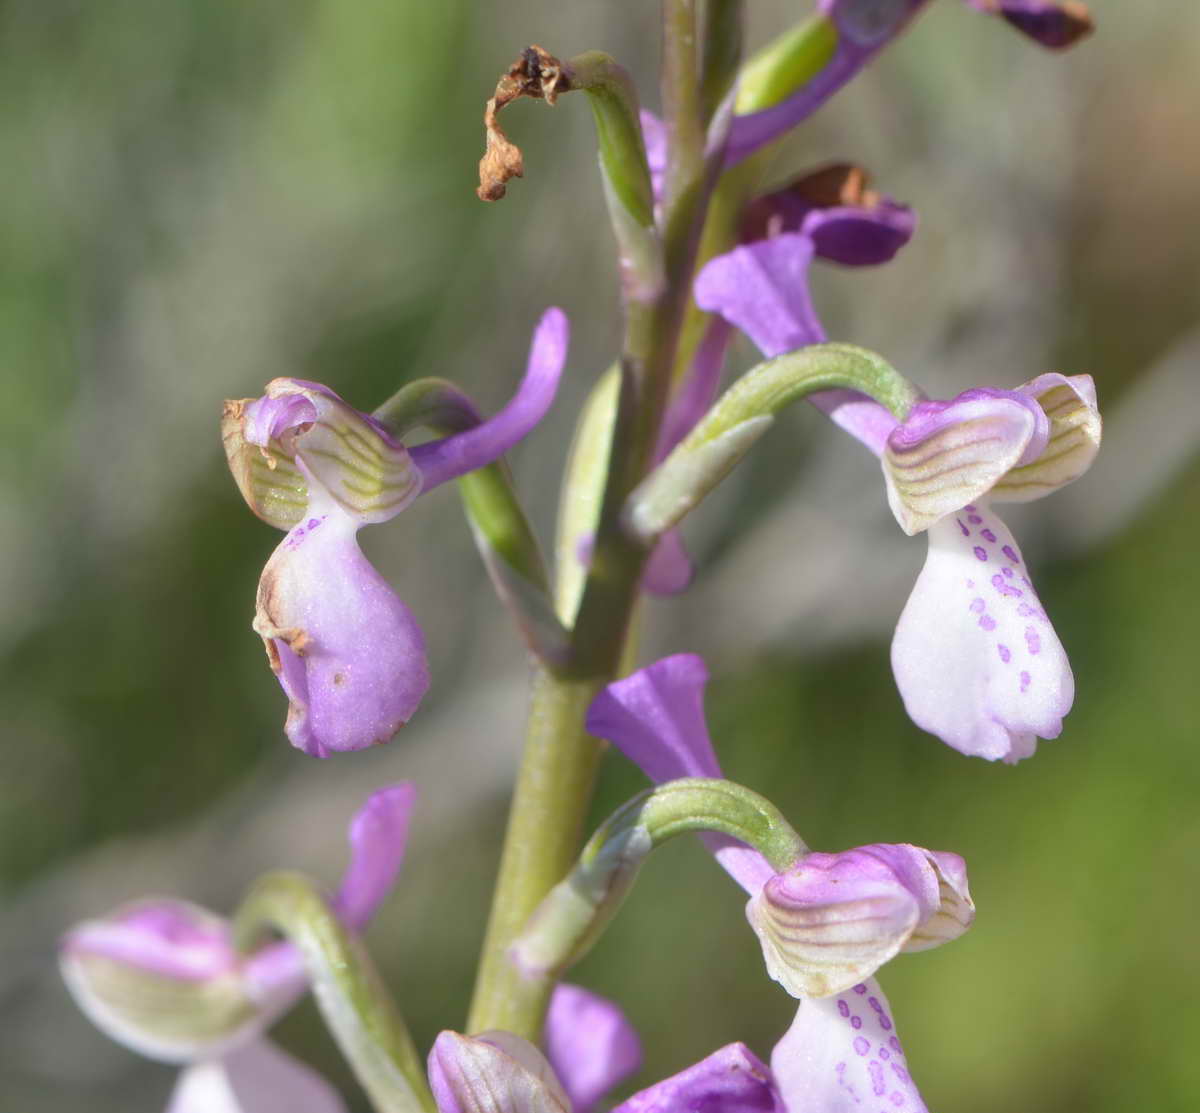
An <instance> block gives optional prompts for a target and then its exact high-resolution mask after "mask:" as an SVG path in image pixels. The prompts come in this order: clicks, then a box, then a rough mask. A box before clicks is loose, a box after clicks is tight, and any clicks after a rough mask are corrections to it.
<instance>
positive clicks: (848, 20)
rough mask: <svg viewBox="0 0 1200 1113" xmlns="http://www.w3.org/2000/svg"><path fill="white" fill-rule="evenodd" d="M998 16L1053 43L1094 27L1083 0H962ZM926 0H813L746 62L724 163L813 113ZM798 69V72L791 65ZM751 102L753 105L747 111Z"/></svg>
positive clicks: (1060, 45)
mask: <svg viewBox="0 0 1200 1113" xmlns="http://www.w3.org/2000/svg"><path fill="white" fill-rule="evenodd" d="M965 2H966V3H967V4H969V5H970V6H971V7H972V8H974V9H976V10H977V11H980V12H984V13H986V14H988V15H996V16H999V17H1001V18H1002V19H1004V20H1005V21H1006V22H1007V23H1008V24H1010V25H1011V26H1012V27H1014V28H1016V30H1018V31H1020V32H1021V33H1022V34H1024V35H1026V36H1027V37H1028V38H1030V39H1032V40H1033V41H1035V42H1037V43H1039V44H1040V45H1042V46H1044V47H1048V48H1050V49H1052V50H1063V49H1066V48H1067V47H1069V46H1072V45H1073V44H1074V43H1075V42H1077V41H1078V40H1079V39H1081V38H1082V37H1083V36H1084V35H1086V34H1087V33H1088V32H1089V31H1091V29H1092V20H1091V16H1090V15H1089V13H1088V10H1087V8H1086V7H1085V6H1084V5H1083V4H1081V3H1077V2H1075V0H1064V2H1062V3H1055V2H1054V0H965ZM927 3H928V0H819V3H818V4H817V11H816V13H815V14H814V16H813V17H812V19H810V20H809V21H808V22H807V23H804V24H801V25H800V26H798V27H796V28H795V29H793V30H792V31H790V32H788V33H785V34H784V35H782V36H781V37H780V38H779V40H777V41H776V42H775V43H771V44H769V45H768V46H767V47H766V48H764V50H763V51H762V52H761V53H760V54H759V55H758V56H757V57H756V58H752V59H751V60H750V62H749V63H748V64H747V66H746V69H745V71H744V76H743V79H742V87H741V95H740V97H739V105H738V107H739V109H741V110H742V114H740V115H738V116H735V117H734V121H733V129H732V132H731V135H730V137H729V145H728V148H727V151H726V162H727V163H728V164H729V165H733V164H734V163H737V162H740V161H741V160H742V159H744V158H746V157H747V156H748V155H751V154H753V153H754V152H755V151H757V150H758V149H760V148H761V147H763V146H765V145H766V144H768V143H771V142H773V141H774V140H776V139H778V138H779V137H780V136H781V135H783V134H784V133H785V132H788V131H790V130H791V129H792V128H794V127H796V125H797V124H800V123H801V122H803V121H804V120H806V119H807V118H808V117H809V116H811V115H812V114H813V113H814V112H815V111H816V110H817V109H818V108H820V107H821V105H823V104H824V103H825V102H826V101H827V100H828V99H829V98H830V97H831V96H833V94H834V93H836V92H837V91H838V90H839V89H840V88H841V87H842V86H843V85H845V84H846V82H848V81H849V80H851V78H853V77H855V76H856V75H857V74H858V73H859V72H860V71H861V70H862V69H863V68H864V67H865V66H867V65H868V64H869V63H870V62H871V61H872V60H874V58H875V56H876V55H877V54H878V53H879V52H880V51H881V50H882V49H883V48H884V47H886V46H888V45H889V44H890V43H891V42H893V41H894V40H895V39H896V38H897V37H898V36H899V35H900V34H901V32H903V31H904V29H905V28H906V27H907V26H908V25H909V23H910V22H911V21H912V19H913V18H914V17H915V16H916V15H917V14H918V13H919V12H920V11H921V10H922V9H923V8H924V7H925V6H926V5H927ZM793 70H795V71H798V81H799V87H796V84H795V81H796V80H797V79H793V78H791V72H792V71H793ZM749 106H753V107H754V108H757V109H758V110H757V111H747V110H746V109H747V108H748V107H749Z"/></svg>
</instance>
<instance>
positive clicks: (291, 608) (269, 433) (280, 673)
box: [221, 309, 568, 757]
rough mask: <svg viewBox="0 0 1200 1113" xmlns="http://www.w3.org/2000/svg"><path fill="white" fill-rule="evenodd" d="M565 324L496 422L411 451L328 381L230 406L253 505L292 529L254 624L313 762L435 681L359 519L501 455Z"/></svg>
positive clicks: (544, 333)
mask: <svg viewBox="0 0 1200 1113" xmlns="http://www.w3.org/2000/svg"><path fill="white" fill-rule="evenodd" d="M567 336H568V328H567V320H566V317H565V316H564V314H563V313H562V312H561V311H559V310H557V309H551V310H548V311H547V312H546V314H545V315H544V316H543V318H542V320H541V322H540V323H539V325H538V327H537V329H536V331H535V332H534V337H533V345H532V348H531V350H530V355H529V364H528V367H527V369H526V372H525V378H524V380H523V381H522V383H521V386H520V388H519V389H518V391H517V393H516V395H515V396H514V397H513V398H512V400H511V401H510V402H509V403H508V405H507V406H505V407H504V408H503V409H502V410H501V411H500V412H499V413H498V414H496V416H495V417H493V418H491V419H489V420H487V421H484V422H483V423H481V424H479V425H478V426H476V427H475V428H472V429H469V430H467V431H465V432H461V433H457V434H455V435H453V436H449V437H444V438H441V439H439V440H434V441H430V442H428V443H426V444H421V445H418V446H416V447H415V448H413V449H411V450H410V449H408V448H406V447H405V445H404V444H403V443H402V442H401V441H400V440H398V439H397V438H395V437H393V436H392V435H391V434H389V433H388V432H387V430H386V429H385V428H384V427H383V425H381V424H380V422H378V421H377V420H375V419H374V418H372V417H370V416H369V415H367V414H364V413H360V412H359V411H358V410H355V409H353V408H352V407H351V406H349V405H348V404H347V403H346V402H344V401H343V400H342V399H341V398H339V397H338V396H337V395H336V394H334V393H333V391H331V390H329V388H328V387H324V386H321V385H320V384H318V383H310V382H305V381H303V380H300V379H276V380H274V381H273V382H271V383H270V384H268V386H267V392H266V394H265V395H264V396H263V397H262V398H258V399H243V400H241V401H236V402H227V403H226V405H225V413H224V416H223V418H222V422H221V427H222V435H223V438H224V442H225V452H226V456H227V457H228V460H229V466H230V468H231V470H232V472H233V476H234V479H235V480H236V481H237V484H238V487H239V488H240V489H241V492H242V494H243V496H244V497H245V499H246V502H247V503H248V504H249V506H250V508H251V510H253V511H254V512H255V513H256V514H257V515H258V516H259V517H260V518H262V519H263V520H264V521H266V522H268V523H269V524H271V525H273V526H275V527H276V528H278V529H284V530H287V531H288V533H287V536H286V537H285V538H284V539H283V541H282V542H281V543H280V544H279V546H278V548H277V549H276V550H275V552H274V553H273V554H272V555H271V559H270V560H269V561H268V562H267V566H266V568H265V569H264V570H263V574H262V578H261V580H260V581H259V587H258V603H257V609H256V613H255V618H254V629H255V630H256V631H257V633H258V634H259V635H260V636H261V637H262V639H263V642H264V644H265V646H266V649H267V657H268V660H269V661H270V664H271V668H272V670H273V671H274V672H275V674H276V676H277V677H278V679H279V682H280V684H281V685H282V687H283V690H284V692H285V693H286V695H287V697H288V704H289V707H288V717H287V723H286V727H285V730H286V732H287V736H288V738H289V739H290V741H291V742H292V744H293V745H294V746H296V747H297V748H298V749H301V750H303V751H304V752H305V753H308V754H311V755H313V756H315V757H328V756H329V755H330V754H333V753H337V752H342V751H346V750H361V749H364V748H365V747H368V746H371V745H374V744H376V743H380V742H386V741H388V740H389V739H390V738H392V736H393V735H395V733H396V732H397V731H398V730H399V729H400V728H401V727H402V726H404V724H405V723H406V722H407V721H408V720H409V718H410V717H411V716H412V714H413V712H414V711H415V710H416V708H417V706H418V704H419V703H420V702H421V698H422V697H423V696H424V694H425V691H426V689H427V688H428V687H429V667H428V664H427V662H426V658H425V639H424V636H423V635H422V633H421V629H420V627H419V626H418V625H417V622H416V619H415V618H414V617H413V615H412V613H411V611H410V610H409V609H408V607H407V606H405V604H404V603H403V602H402V601H401V600H400V599H399V597H398V596H397V595H396V594H395V592H394V591H392V589H391V587H390V585H389V584H388V583H387V581H386V580H384V578H383V577H382V576H380V575H379V573H378V572H377V571H376V570H375V569H374V568H373V567H372V566H371V564H370V563H369V562H368V561H367V559H366V557H364V556H363V554H362V551H361V550H360V549H359V547H358V542H357V538H356V535H357V533H358V530H359V528H360V527H361V526H363V525H369V524H373V523H377V522H383V521H387V520H388V519H389V518H392V517H394V516H395V515H397V514H398V513H399V512H400V511H401V510H403V509H404V508H405V507H406V506H408V505H409V504H410V503H411V502H412V501H413V500H414V499H415V498H416V497H417V496H418V495H420V494H424V493H425V492H428V491H430V490H432V489H433V488H435V487H437V486H439V485H440V484H442V483H445V482H447V481H448V480H451V479H455V478H457V477H459V476H461V475H464V474H466V473H467V472H470V471H472V470H474V469H477V468H481V467H483V466H485V465H486V464H489V463H491V462H492V461H493V460H496V459H498V458H499V457H500V456H501V455H503V454H504V453H505V452H507V451H508V450H509V449H510V448H512V447H513V445H515V444H516V443H517V442H518V441H520V440H521V439H522V438H523V437H524V436H525V435H526V434H527V433H528V432H529V431H530V430H531V429H533V427H534V426H535V425H537V423H538V422H539V421H540V420H541V419H542V417H543V416H544V415H545V413H546V410H547V409H548V408H549V406H550V403H551V402H552V401H553V399H554V394H555V391H556V389H557V386H558V379H559V376H560V374H561V372H562V367H563V363H564V362H565V359H566V349H567Z"/></svg>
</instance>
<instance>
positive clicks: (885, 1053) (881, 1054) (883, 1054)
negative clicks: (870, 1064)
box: [879, 1047, 892, 1062]
mask: <svg viewBox="0 0 1200 1113" xmlns="http://www.w3.org/2000/svg"><path fill="white" fill-rule="evenodd" d="M879 1057H880V1058H881V1059H883V1060H884V1061H885V1062H886V1061H887V1060H888V1059H890V1058H891V1057H892V1053H891V1052H890V1051H889V1050H888V1049H887V1048H886V1047H881V1048H880V1049H879Z"/></svg>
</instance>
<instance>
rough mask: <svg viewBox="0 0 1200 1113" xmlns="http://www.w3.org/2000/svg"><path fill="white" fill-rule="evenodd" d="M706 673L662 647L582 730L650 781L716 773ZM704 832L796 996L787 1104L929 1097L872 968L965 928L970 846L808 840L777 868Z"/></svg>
mask: <svg viewBox="0 0 1200 1113" xmlns="http://www.w3.org/2000/svg"><path fill="white" fill-rule="evenodd" d="M707 681H708V671H707V669H706V668H705V665H704V662H703V661H702V660H701V659H700V658H699V657H697V656H695V655H693V654H679V655H676V656H674V657H667V658H664V659H662V660H660V661H657V662H656V663H654V664H653V665H650V666H648V667H647V668H643V669H640V670H638V671H637V672H635V673H633V674H632V675H631V676H628V677H626V678H625V679H623V680H619V681H616V682H615V683H613V684H609V685H608V686H607V687H606V688H605V689H604V690H603V691H602V692H601V693H600V694H599V695H598V696H597V697H596V699H595V700H594V701H593V702H592V705H591V707H590V709H589V711H588V716H587V728H588V731H589V732H590V733H592V734H595V735H596V736H597V737H600V738H604V739H607V740H609V741H611V742H612V743H613V744H614V745H615V746H616V747H617V748H618V749H619V750H620V751H621V752H622V753H623V754H625V756H626V757H628V758H629V759H630V760H632V761H633V762H635V763H636V764H637V765H638V766H639V767H640V768H641V769H642V770H643V772H645V773H646V775H647V776H648V777H650V779H651V780H653V781H655V782H656V783H661V782H664V781H670V780H675V779H676V778H679V777H720V776H721V769H720V766H719V764H718V762H717V758H716V754H715V752H714V750H713V746H712V741H711V739H710V738H709V734H708V727H707V724H706V722H705V718H704V705H703V699H704V686H705V684H706V683H707ZM705 841H706V842H707V843H708V846H709V848H710V850H712V851H713V852H714V854H715V856H716V858H717V860H718V861H719V862H720V864H721V865H722V866H723V867H724V868H725V869H726V871H727V872H728V873H729V874H730V875H731V876H732V877H733V878H734V880H735V881H737V882H738V883H739V884H740V885H741V886H742V887H743V888H744V889H745V890H746V892H747V893H748V894H749V895H750V902H749V904H748V906H747V917H748V919H749V920H750V923H751V926H752V927H753V928H754V929H755V932H756V934H757V935H758V936H759V941H760V943H761V944H762V947H763V954H764V958H765V960H766V964H767V970H768V973H769V974H770V975H771V976H772V977H773V978H775V980H777V981H778V982H780V984H781V985H782V986H783V987H784V988H785V989H786V990H787V991H788V992H789V993H790V994H791V995H792V996H794V997H797V998H799V999H800V1007H799V1009H798V1011H797V1014H796V1019H795V1021H794V1023H793V1024H792V1027H791V1028H790V1029H789V1031H788V1032H787V1034H786V1035H785V1036H784V1037H783V1039H782V1040H781V1041H780V1042H779V1043H778V1044H777V1045H776V1047H775V1051H774V1053H773V1055H772V1058H771V1071H770V1072H769V1074H768V1075H767V1077H768V1078H769V1079H770V1080H771V1082H770V1084H771V1085H772V1086H773V1087H774V1090H775V1092H776V1093H777V1094H778V1096H779V1098H780V1101H781V1103H782V1106H783V1108H784V1109H785V1110H787V1111H788V1113H841V1111H843V1110H850V1109H852V1108H854V1107H855V1106H856V1105H857V1104H858V1103H860V1102H861V1101H863V1100H865V1099H868V1098H869V1097H870V1096H875V1097H877V1098H884V1097H886V1098H887V1099H888V1100H889V1101H891V1102H892V1103H893V1105H894V1106H895V1107H896V1108H901V1109H910V1110H922V1109H924V1108H925V1106H924V1105H923V1103H922V1102H921V1098H920V1095H919V1094H918V1092H917V1090H916V1087H915V1086H914V1085H913V1083H912V1080H911V1077H910V1076H909V1075H908V1072H907V1068H906V1067H905V1064H904V1055H903V1050H902V1049H901V1045H900V1041H899V1037H898V1036H897V1034H896V1031H895V1024H894V1021H893V1020H892V1017H891V1012H890V1008H889V1006H888V1004H887V999H886V998H885V997H884V996H883V991H882V990H881V989H880V988H879V985H878V983H877V982H876V981H875V979H874V977H873V974H874V972H875V970H877V969H878V967H879V966H881V965H882V964H883V963H884V962H886V961H888V960H889V959H890V958H892V957H894V956H895V955H896V954H897V953H898V952H900V951H902V950H903V951H912V950H921V949H925V948H927V947H933V946H937V945H938V944H939V943H943V942H946V941H948V940H950V939H953V938H956V937H957V936H958V935H961V934H962V932H964V931H965V930H966V929H967V927H968V926H969V925H970V923H971V921H972V919H973V917H974V905H973V904H972V902H971V898H970V893H969V891H968V888H967V877H966V868H965V866H964V864H963V861H962V859H961V858H959V857H958V856H957V855H954V854H948V853H945V852H938V851H928V850H924V849H922V848H921V847H915V846H910V845H907V844H899V845H893V844H875V845H871V846H863V847H858V848H857V849H854V850H849V851H845V852H843V853H840V854H824V853H810V854H807V855H805V856H803V857H802V858H801V859H800V860H799V862H797V863H796V864H795V865H794V866H793V867H791V868H790V869H788V870H787V871H786V872H784V873H778V874H777V873H775V872H774V871H773V870H772V869H771V867H770V866H769V865H768V863H767V862H766V860H765V859H764V858H763V857H762V856H761V855H760V854H759V853H758V852H757V851H755V850H752V849H751V848H749V847H747V846H744V845H742V844H740V843H736V842H735V841H734V840H732V839H729V838H727V837H725V836H720V835H708V836H705ZM734 1046H735V1047H736V1046H737V1045H734ZM724 1052H726V1053H730V1054H732V1052H731V1051H730V1049H729V1048H726V1049H724ZM720 1054H722V1053H721V1052H718V1055H720ZM705 1062H706V1063H707V1062H708V1060H706V1061H705ZM760 1066H761V1064H760ZM693 1069H695V1068H693ZM685 1073H686V1072H685ZM680 1077H682V1076H680ZM661 1085H664V1086H665V1085H666V1084H665V1083H664V1084H661ZM881 1087H882V1088H881ZM667 1094H668V1091H664V1092H663V1093H662V1094H661V1095H656V1094H655V1091H654V1088H651V1090H650V1091H646V1094H645V1095H638V1098H635V1099H632V1100H633V1101H635V1102H638V1101H640V1104H638V1105H636V1106H635V1107H634V1108H636V1109H637V1111H638V1113H643V1111H645V1110H649V1109H658V1108H663V1109H666V1108H668V1106H667V1105H666V1104H664V1103H665V1102H666V1100H667ZM893 1094H895V1095H897V1096H896V1097H893V1096H892V1095H893ZM646 1095H650V1096H646ZM660 1098H661V1100H660Z"/></svg>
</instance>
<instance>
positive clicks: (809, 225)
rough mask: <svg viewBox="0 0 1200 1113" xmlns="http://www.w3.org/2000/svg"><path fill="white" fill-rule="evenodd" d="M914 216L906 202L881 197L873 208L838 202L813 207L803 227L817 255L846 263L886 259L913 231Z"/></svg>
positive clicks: (865, 263)
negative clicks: (901, 202)
mask: <svg viewBox="0 0 1200 1113" xmlns="http://www.w3.org/2000/svg"><path fill="white" fill-rule="evenodd" d="M916 227H917V216H916V213H914V212H913V210H912V209H910V208H909V207H908V206H907V205H900V204H897V203H896V202H895V201H892V200H890V199H887V198H885V199H883V200H882V201H881V202H880V204H878V205H876V206H874V207H872V208H858V207H854V206H850V205H839V206H837V207H835V208H829V209H813V210H812V211H811V212H810V213H809V214H808V216H807V217H806V218H805V220H804V224H803V231H804V232H805V233H807V234H808V235H809V236H810V237H811V238H812V241H813V247H814V248H815V249H816V253H817V255H819V256H820V257H821V258H822V259H828V260H830V261H831V262H834V263H841V264H843V265H844V266H847V267H864V266H874V265H876V264H878V263H886V262H887V261H888V260H889V259H892V258H894V257H895V255H896V252H898V251H899V250H900V249H901V248H902V247H903V246H904V245H905V244H906V243H908V241H909V240H910V239H912V235H913V232H914V231H916Z"/></svg>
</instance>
